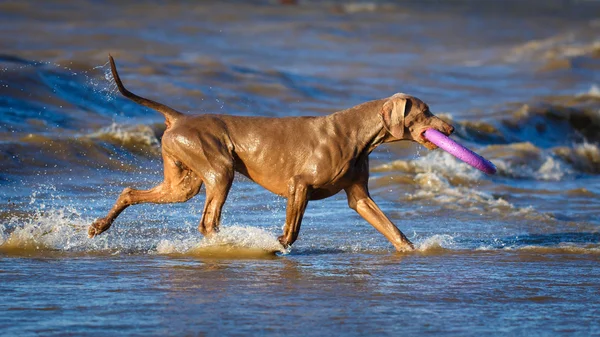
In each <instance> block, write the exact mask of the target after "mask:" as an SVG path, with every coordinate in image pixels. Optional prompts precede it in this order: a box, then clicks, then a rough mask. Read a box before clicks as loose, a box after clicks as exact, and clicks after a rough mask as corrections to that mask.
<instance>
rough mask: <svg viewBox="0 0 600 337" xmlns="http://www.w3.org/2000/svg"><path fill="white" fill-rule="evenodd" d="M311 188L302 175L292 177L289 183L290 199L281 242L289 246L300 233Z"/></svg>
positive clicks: (284, 245) (280, 238)
mask: <svg viewBox="0 0 600 337" xmlns="http://www.w3.org/2000/svg"><path fill="white" fill-rule="evenodd" d="M309 194H310V190H309V188H308V185H307V184H306V183H305V182H304V181H302V179H301V178H300V177H294V178H292V179H291V181H290V183H289V185H288V200H287V208H286V216H285V227H284V229H283V235H282V236H280V237H279V242H280V243H281V244H282V245H283V247H285V248H287V247H289V246H290V245H291V244H293V243H294V242H295V241H296V239H297V238H298V233H300V224H301V223H302V217H303V216H304V211H305V210H306V205H307V204H308V199H309Z"/></svg>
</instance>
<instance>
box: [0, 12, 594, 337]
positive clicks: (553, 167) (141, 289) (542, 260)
mask: <svg viewBox="0 0 600 337" xmlns="http://www.w3.org/2000/svg"><path fill="white" fill-rule="evenodd" d="M485 4H486V5H485V6H484V5H482V4H481V3H480V2H476V1H472V2H471V1H464V2H453V4H452V5H444V4H438V5H436V6H433V5H432V4H430V3H429V4H428V3H425V4H419V3H417V2H395V3H384V2H369V3H351V2H328V3H327V4H321V3H319V2H301V3H300V5H298V6H283V5H278V4H276V3H267V2H265V3H263V2H255V3H253V4H240V3H227V4H212V5H209V4H189V3H186V4H180V5H164V4H161V5H160V7H159V5H149V4H129V5H120V4H117V3H116V2H109V3H105V2H95V1H79V2H71V1H68V2H67V1H65V2H60V1H55V2H53V3H52V4H49V3H46V2H41V1H40V2H2V3H0V18H1V20H0V29H1V31H2V33H3V34H2V35H0V47H2V49H1V50H2V53H1V55H0V116H2V118H1V120H0V124H1V126H2V127H1V128H0V187H1V193H0V203H1V205H2V207H1V208H0V280H1V282H0V331H1V332H2V335H19V336H22V335H36V334H41V335H64V334H66V333H69V334H75V335H106V334H107V333H118V334H126V335H141V334H144V335H148V334H150V335H217V334H219V335H220V334H223V333H225V334H228V335H234V334H235V335H263V334H273V335H298V334H303V335H305V334H316V335H332V334H344V335H366V334H379V335H399V334H417V333H441V334H445V335H449V334H453V335H481V334H490V333H492V334H510V335H517V334H518V335H524V334H538V335H556V334H568V335H585V336H588V335H597V334H600V324H599V323H598V319H597V317H599V316H600V304H599V303H600V285H599V283H598V281H597V280H598V279H600V269H599V268H598V266H599V262H600V231H599V229H600V217H599V213H600V212H599V210H600V198H599V196H600V132H598V131H599V130H600V39H599V37H598V34H597V31H598V28H599V27H600V16H598V14H597V13H600V3H598V2H572V3H569V2H564V1H556V2H553V1H548V2H545V3H544V4H541V3H540V4H536V5H535V6H534V5H531V4H529V5H524V4H521V3H519V2H514V3H512V2H509V3H506V2H500V1H498V2H485ZM109 52H110V53H111V54H112V55H114V56H115V58H116V59H117V62H118V64H119V68H120V72H121V76H122V78H123V81H124V82H125V84H126V85H127V86H128V88H130V89H131V90H132V91H134V92H136V93H138V94H140V95H142V96H148V97H150V98H153V99H156V100H159V101H161V102H164V103H166V104H169V105H171V106H173V107H175V108H177V109H180V110H182V111H186V112H190V113H208V112H216V113H227V114H235V115H265V116H296V115H324V114H328V113H331V112H334V111H337V110H341V109H344V108H348V107H351V106H353V105H356V104H359V103H361V102H364V101H367V100H371V99H378V98H382V97H387V96H390V95H392V94H393V93H395V92H406V93H410V94H413V95H416V96H418V97H420V98H421V99H423V100H424V101H425V102H427V103H428V104H429V105H430V106H431V108H432V110H433V111H434V113H436V114H437V115H439V116H441V117H443V118H445V119H447V120H449V121H451V122H452V123H453V124H454V125H455V127H456V132H455V134H454V136H453V138H454V139H456V140H457V141H459V142H461V143H463V144H465V145H467V146H469V147H470V148H472V149H474V150H476V151H477V152H479V153H481V154H482V155H484V156H485V157H486V158H489V159H490V160H492V161H493V162H494V163H495V164H496V166H497V167H498V173H497V174H496V175H495V176H486V175H485V174H483V173H480V172H478V171H476V170H475V169H472V168H470V167H469V166H467V165H465V164H462V163H460V162H458V161H457V160H455V159H454V158H452V157H451V156H449V155H448V154H446V153H443V152H441V151H439V150H438V151H431V152H430V151H428V150H426V149H425V148H423V147H421V146H419V145H416V144H412V143H406V142H401V143H395V144H390V145H385V146H383V147H380V148H379V149H377V150H376V151H375V152H374V153H373V154H372V155H371V171H372V175H371V180H370V188H371V194H372V195H373V197H374V199H375V201H376V202H377V203H378V204H379V205H380V206H381V208H382V209H383V210H384V212H386V214H388V215H389V216H390V218H391V219H392V220H393V221H394V222H395V223H396V224H397V225H398V227H399V228H400V229H401V230H403V231H404V232H405V233H406V234H407V235H408V236H409V238H411V240H413V242H415V243H416V246H417V250H416V251H415V252H413V253H396V252H394V251H393V247H392V246H391V245H390V244H389V243H388V242H387V241H386V240H385V238H383V237H382V236H381V235H380V234H379V233H378V232H376V231H375V230H374V229H373V228H372V227H370V226H369V225H368V224H367V223H366V222H365V221H364V220H362V219H361V218H360V217H358V216H357V215H356V214H355V213H353V212H352V211H351V210H350V209H349V208H348V206H347V203H346V201H345V198H344V195H342V194H340V195H336V196H334V197H332V198H330V199H327V200H324V201H317V202H311V203H310V204H309V207H308V210H307V212H306V215H305V218H304V221H303V224H302V231H301V233H300V239H299V240H298V242H297V243H296V244H295V245H294V246H293V248H292V249H291V250H290V251H285V252H278V253H276V254H275V253H273V252H275V251H278V250H280V247H279V246H278V243H277V239H276V238H277V236H278V235H280V232H281V228H282V225H283V221H284V218H285V200H284V199H281V198H279V197H277V196H274V195H272V194H270V193H269V192H267V191H265V190H264V189H262V188H261V187H259V186H257V185H255V184H253V183H252V182H250V181H248V180H247V179H245V178H242V177H238V178H236V182H235V183H234V186H233V189H232V191H231V193H230V196H229V199H228V202H227V204H226V206H225V210H224V215H223V225H222V231H221V233H220V234H219V235H218V236H217V237H216V238H214V239H212V240H206V239H204V238H202V236H201V235H200V234H199V233H198V232H197V230H196V227H197V224H198V221H199V219H200V216H201V211H202V205H203V201H204V196H203V193H200V195H199V196H197V197H195V198H194V199H192V200H191V201H189V202H188V203H185V204H178V205H158V206H156V205H138V206H133V207H131V208H130V209H128V210H127V211H125V212H124V213H123V214H122V215H121V216H120V217H119V218H118V220H117V221H116V223H115V224H114V225H113V227H112V228H111V229H110V230H109V231H108V232H106V233H105V234H103V235H101V236H100V237H98V238H96V239H94V240H88V239H87V237H86V228H87V226H88V225H89V224H90V223H91V222H92V221H93V220H94V219H95V218H97V217H99V216H103V215H105V214H106V212H107V211H108V209H109V208H110V207H111V206H112V204H113V203H114V201H115V199H116V197H117V196H118V194H119V193H120V191H121V190H122V189H123V188H124V187H126V186H132V187H136V188H149V187H152V186H154V185H155V184H156V183H158V182H160V181H161V178H162V171H161V158H160V137H161V135H162V132H163V131H164V123H163V119H162V116H161V115H160V114H158V113H155V112H152V111H149V110H147V109H144V108H141V107H139V106H137V105H135V104H134V103H132V102H130V101H128V100H126V99H124V98H122V97H120V96H119V95H118V93H117V92H116V88H115V86H114V84H113V83H112V80H111V77H110V76H109V75H108V65H107V54H108V53H109Z"/></svg>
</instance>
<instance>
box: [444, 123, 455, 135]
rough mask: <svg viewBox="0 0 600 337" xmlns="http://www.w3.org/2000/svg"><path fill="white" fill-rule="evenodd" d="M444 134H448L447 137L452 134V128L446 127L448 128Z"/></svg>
mask: <svg viewBox="0 0 600 337" xmlns="http://www.w3.org/2000/svg"><path fill="white" fill-rule="evenodd" d="M446 133H448V136H450V135H451V134H453V133H454V127H453V126H452V125H448V127H447V128H446Z"/></svg>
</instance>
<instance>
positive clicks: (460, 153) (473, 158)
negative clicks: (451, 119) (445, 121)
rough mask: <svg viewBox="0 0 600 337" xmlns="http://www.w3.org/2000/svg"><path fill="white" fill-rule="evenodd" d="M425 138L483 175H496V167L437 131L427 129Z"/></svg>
mask: <svg viewBox="0 0 600 337" xmlns="http://www.w3.org/2000/svg"><path fill="white" fill-rule="evenodd" d="M425 138H427V139H428V140H429V141H430V142H432V143H433V144H435V145H437V146H439V147H440V148H441V149H442V150H444V151H446V152H448V153H450V154H451V155H453V156H455V157H456V158H458V159H460V160H462V161H464V162H465V163H467V164H469V165H471V166H473V167H474V168H476V169H478V170H480V171H482V172H484V173H487V174H494V173H496V166H494V164H493V163H492V162H491V161H489V160H487V159H485V158H483V157H482V156H480V155H478V154H477V153H475V152H473V151H471V150H469V149H467V148H466V147H464V146H462V145H460V144H458V143H457V142H455V141H453V140H452V139H450V138H448V136H446V135H444V134H443V133H441V132H439V131H438V130H435V129H427V131H425Z"/></svg>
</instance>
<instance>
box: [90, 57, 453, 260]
mask: <svg viewBox="0 0 600 337" xmlns="http://www.w3.org/2000/svg"><path fill="white" fill-rule="evenodd" d="M110 64H111V70H112V73H113V77H114V79H115V81H116V83H117V86H118V88H119V91H120V92H121V93H122V94H123V95H124V96H125V97H127V98H130V99H132V100H134V101H135V102H137V103H139V104H142V105H144V106H147V107H150V108H153V109H156V110H157V111H159V112H161V113H162V114H163V115H165V118H166V124H167V129H166V131H165V133H164V135H163V138H162V157H163V160H164V181H163V182H162V183H160V184H159V185H158V186H156V187H154V188H152V189H149V190H135V189H132V188H126V189H125V190H123V192H122V193H121V195H120V196H119V198H118V200H117V201H116V203H115V205H114V206H113V208H112V209H111V210H110V212H109V213H108V215H107V216H106V217H104V218H100V219H98V220H96V221H95V222H94V223H93V224H92V225H90V227H89V229H88V235H89V237H90V238H91V237H94V236H96V235H99V234H100V233H102V232H104V231H106V230H107V229H109V228H110V226H111V225H112V223H113V222H114V220H115V219H116V218H117V216H118V215H119V214H120V213H121V212H122V211H123V210H124V209H125V208H127V207H128V206H131V205H135V204H140V203H175V202H184V201H187V200H189V199H190V198H192V197H193V196H195V195H196V194H197V193H198V192H199V191H200V187H201V186H202V184H204V186H205V189H206V201H205V206H204V212H203V214H202V219H201V220H200V225H199V226H198V229H199V231H200V232H201V233H202V234H203V235H205V236H210V235H212V234H214V233H215V232H217V231H218V229H219V224H220V219H221V209H222V207H223V204H224V203H225V200H226V199H227V194H228V193H229V189H230V187H231V184H232V182H233V177H234V172H239V173H241V174H243V175H245V176H247V177H248V178H250V179H251V180H253V181H254V182H256V183H258V184H259V185H261V186H263V187H264V188H266V189H267V190H269V191H271V192H273V193H275V194H278V195H280V196H283V197H285V198H287V209H286V222H285V227H284V230H283V235H282V236H280V237H279V242H281V244H282V245H283V246H284V247H288V246H290V245H291V244H293V243H294V242H295V241H296V239H297V238H298V233H299V232H300V224H301V222H302V217H303V215H304V211H305V209H306V206H307V204H308V201H309V200H318V199H324V198H327V197H330V196H332V195H334V194H336V193H338V192H339V191H341V190H344V191H345V192H346V195H347V197H348V205H349V206H350V208H352V209H353V210H355V211H356V212H357V213H358V214H360V215H361V216H362V217H363V218H364V219H365V220H367V221H368V222H369V223H370V224H371V225H373V227H375V228H376V229H377V230H378V231H379V232H381V233H382V234H383V235H384V236H385V237H386V238H387V239H388V240H389V241H390V242H391V243H392V244H393V245H394V247H395V248H396V249H397V250H398V251H407V250H412V249H414V246H413V244H412V243H411V242H410V240H408V238H406V236H405V235H404V234H403V233H402V232H401V231H400V230H399V229H398V228H397V227H396V226H395V225H394V224H393V223H392V222H391V221H390V220H389V219H388V218H387V217H386V216H385V214H384V213H383V212H382V211H381V210H380V209H379V207H378V206H377V204H375V202H374V201H373V199H371V196H370V195H369V190H368V178H369V160H368V156H369V154H370V153H371V151H373V150H374V149H375V148H376V147H377V146H379V145H381V144H383V143H388V142H395V141H400V140H410V141H416V142H419V143H421V144H423V145H425V146H426V147H427V148H429V149H434V148H435V145H433V144H432V143H430V142H428V141H427V140H426V139H425V138H424V137H423V132H424V131H425V130H427V129H428V128H434V129H437V130H438V131H440V132H442V133H444V134H446V135H449V134H451V133H452V132H453V130H454V129H453V127H452V126H451V125H449V124H447V123H446V122H444V121H442V120H441V119H439V118H437V117H435V116H434V115H433V114H432V113H431V112H430V111H429V107H428V106H427V105H426V104H425V103H423V102H422V101H421V100H419V99H418V98H416V97H413V96H409V95H405V94H395V95H393V96H391V97H388V98H383V99H379V100H375V101H370V102H366V103H363V104H360V105H357V106H355V107H352V108H349V109H346V110H342V111H339V112H336V113H333V114H331V115H327V116H322V117H284V118H269V117H241V116H228V115H208V114H207V115H197V116H192V115H184V114H182V113H181V112H178V111H176V110H174V109H172V108H169V107H167V106H165V105H163V104H161V103H157V102H155V101H151V100H148V99H146V98H143V97H140V96H137V95H135V94H133V93H131V92H130V91H128V90H127V89H126V88H125V87H124V86H123V84H122V82H121V79H120V78H119V75H118V73H117V69H116V66H115V63H114V60H113V58H112V57H110Z"/></svg>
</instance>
